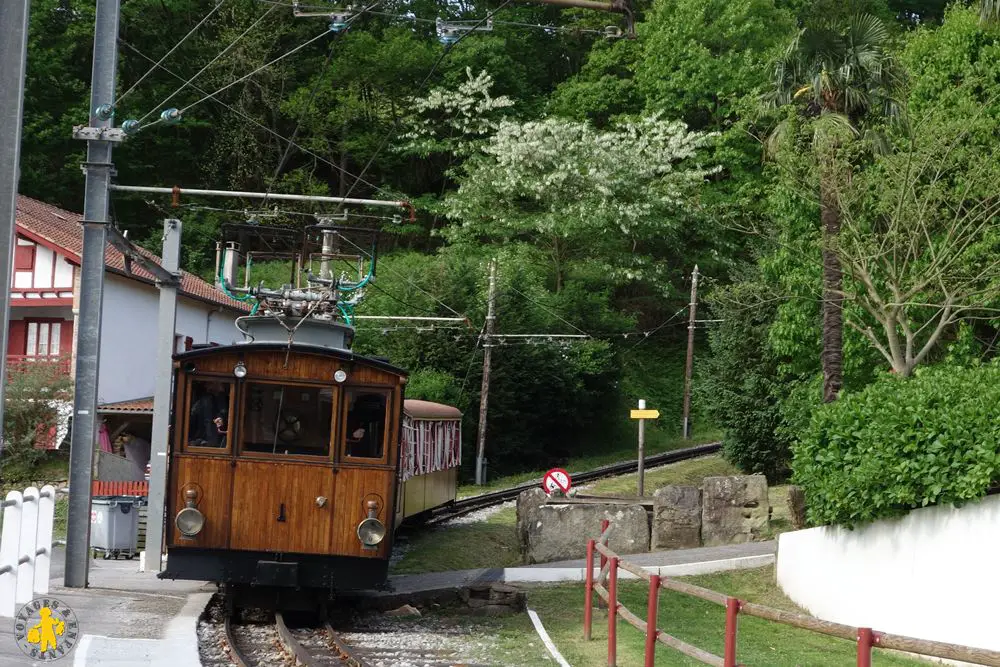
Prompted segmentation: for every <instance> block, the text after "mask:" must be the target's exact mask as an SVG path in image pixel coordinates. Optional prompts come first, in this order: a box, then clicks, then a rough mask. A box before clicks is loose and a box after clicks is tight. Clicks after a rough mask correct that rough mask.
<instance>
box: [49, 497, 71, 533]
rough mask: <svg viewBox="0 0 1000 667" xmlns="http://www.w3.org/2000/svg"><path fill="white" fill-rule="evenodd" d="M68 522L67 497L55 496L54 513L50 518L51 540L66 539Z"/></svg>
mask: <svg viewBox="0 0 1000 667" xmlns="http://www.w3.org/2000/svg"><path fill="white" fill-rule="evenodd" d="M68 520H69V497H68V496H57V497H56V506H55V513H54V515H53V517H52V539H53V540H65V539H66V525H67V522H68Z"/></svg>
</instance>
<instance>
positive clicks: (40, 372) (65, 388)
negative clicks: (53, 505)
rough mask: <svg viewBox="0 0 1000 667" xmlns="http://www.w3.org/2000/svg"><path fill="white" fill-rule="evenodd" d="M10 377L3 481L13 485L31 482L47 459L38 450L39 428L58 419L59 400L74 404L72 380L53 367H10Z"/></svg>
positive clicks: (0, 463) (0, 468) (0, 471)
mask: <svg viewBox="0 0 1000 667" xmlns="http://www.w3.org/2000/svg"><path fill="white" fill-rule="evenodd" d="M7 377H8V382H7V391H6V402H5V405H4V413H3V439H4V447H3V453H2V455H0V479H3V480H4V481H5V482H13V481H21V480H26V479H29V478H30V477H31V475H32V473H33V471H34V469H35V467H36V466H37V465H38V464H39V463H41V462H42V460H43V459H44V458H45V450H43V449H38V448H36V447H35V443H36V442H37V441H38V438H39V434H40V428H39V427H40V426H41V425H44V426H43V428H47V427H49V426H53V425H54V424H55V423H56V420H57V417H58V410H57V407H56V401H71V400H73V396H72V381H71V380H70V378H69V376H66V375H63V374H61V373H60V372H59V370H58V368H57V367H56V366H55V365H54V364H46V363H37V364H25V365H24V367H23V368H20V367H18V368H10V369H8V375H7Z"/></svg>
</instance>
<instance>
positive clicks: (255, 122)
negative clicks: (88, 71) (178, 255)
mask: <svg viewBox="0 0 1000 667" xmlns="http://www.w3.org/2000/svg"><path fill="white" fill-rule="evenodd" d="M118 41H119V42H120V43H121V44H122V45H123V46H125V47H127V48H129V49H131V50H132V51H134V52H135V53H136V54H137V55H139V56H140V57H142V58H145V59H146V60H148V61H149V62H153V59H152V58H150V57H149V56H147V55H146V54H144V53H143V52H142V51H140V50H139V49H137V48H136V47H135V46H133V45H131V44H129V43H128V42H126V41H125V40H122V39H119V40H118ZM160 69H162V70H163V71H164V72H166V73H167V74H169V75H171V76H173V77H174V78H176V79H178V80H179V81H184V77H182V76H181V75H180V74H177V73H176V72H174V71H172V70H170V69H167V68H166V67H164V66H163V65H160ZM190 85H191V87H192V88H194V89H195V90H197V91H198V92H199V93H201V94H202V95H206V96H208V93H207V92H205V90H204V89H202V88H200V87H198V86H196V85H194V84H190ZM211 99H212V101H213V102H216V103H217V104H219V105H221V106H223V107H225V108H226V109H228V110H229V111H232V112H233V113H235V114H236V115H238V116H239V117H240V118H242V119H243V120H245V121H247V122H248V123H251V124H253V125H255V126H257V127H258V128H260V129H262V130H264V131H265V132H267V133H268V134H270V135H272V136H273V137H275V138H277V139H280V140H281V141H288V139H287V138H286V137H285V136H283V135H281V134H279V133H278V132H276V131H274V130H272V129H271V128H269V127H268V126H266V125H264V124H263V123H261V122H260V121H258V120H256V119H254V118H252V117H251V116H249V115H247V114H246V113H244V112H242V111H240V110H239V109H237V108H236V107H234V106H232V105H230V104H227V103H226V102H223V101H222V100H220V99H218V98H216V97H211ZM294 145H295V147H296V148H298V149H299V150H300V151H302V152H303V153H305V154H307V155H310V156H312V157H313V158H315V159H317V160H319V161H320V162H322V163H323V164H326V165H328V166H330V167H332V168H334V169H336V170H337V171H339V172H340V173H342V174H344V175H345V176H351V177H354V174H352V173H351V172H349V171H347V170H346V169H343V168H341V167H340V165H337V164H334V163H333V162H331V161H330V160H327V159H326V158H324V157H323V156H321V155H319V154H317V153H314V152H313V151H311V150H309V149H308V148H305V147H304V146H302V145H301V144H298V143H296V144H294ZM362 182H363V183H364V184H365V185H369V186H371V187H372V188H374V189H375V191H377V192H381V193H382V194H385V195H389V196H391V195H392V193H390V192H387V191H385V190H384V189H383V188H381V187H379V186H377V185H375V184H374V183H371V182H369V181H362ZM205 208H206V210H210V209H208V208H207V207H205ZM220 210H221V209H220ZM303 215H305V214H303ZM310 215H311V214H310Z"/></svg>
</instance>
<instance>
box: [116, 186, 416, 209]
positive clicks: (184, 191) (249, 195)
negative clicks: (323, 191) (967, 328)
mask: <svg viewBox="0 0 1000 667" xmlns="http://www.w3.org/2000/svg"><path fill="white" fill-rule="evenodd" d="M111 189H112V190H114V191H116V192H145V193H149V194H162V195H177V196H181V195H200V196H205V197H230V198H243V199H281V200H285V201H312V202H323V203H327V204H357V205H359V206H392V207H396V208H407V209H408V208H410V203H409V202H405V201H389V200H386V199H350V198H347V197H321V196H318V195H315V196H314V195H291V194H284V193H280V192H278V193H275V192H271V193H267V192H241V191H236V190H190V189H188V188H154V187H146V186H141V185H112V186H111Z"/></svg>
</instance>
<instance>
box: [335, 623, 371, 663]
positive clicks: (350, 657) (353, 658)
mask: <svg viewBox="0 0 1000 667" xmlns="http://www.w3.org/2000/svg"><path fill="white" fill-rule="evenodd" d="M323 629H324V630H326V634H327V636H328V637H329V639H330V644H331V645H332V647H333V649H334V650H335V651H337V653H339V654H340V659H341V661H342V662H343V663H344V664H345V665H348V667H371V663H370V662H368V661H367V660H365V659H364V658H361V657H359V656H358V654H357V653H355V652H354V651H352V650H351V647H350V645H349V644H348V643H347V642H345V641H344V640H343V639H342V638H341V636H340V634H338V633H337V631H336V630H334V629H333V626H332V625H330V621H324V622H323Z"/></svg>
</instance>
